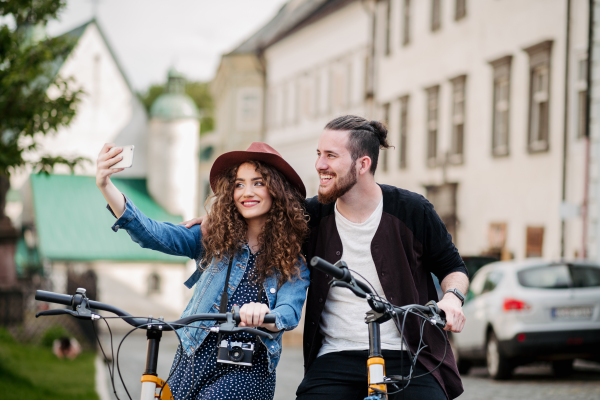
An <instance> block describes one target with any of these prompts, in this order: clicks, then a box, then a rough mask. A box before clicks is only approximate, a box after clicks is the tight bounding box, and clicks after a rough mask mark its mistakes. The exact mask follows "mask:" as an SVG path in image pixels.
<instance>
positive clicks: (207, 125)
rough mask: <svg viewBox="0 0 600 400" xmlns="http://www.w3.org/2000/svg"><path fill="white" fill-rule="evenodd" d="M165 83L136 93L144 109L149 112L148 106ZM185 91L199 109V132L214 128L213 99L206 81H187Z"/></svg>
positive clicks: (163, 88) (162, 89)
mask: <svg viewBox="0 0 600 400" xmlns="http://www.w3.org/2000/svg"><path fill="white" fill-rule="evenodd" d="M165 90H166V88H165V85H164V84H163V85H152V86H150V87H149V88H148V90H147V91H146V93H138V97H139V98H140V100H141V101H142V103H144V106H145V107H146V111H148V112H150V107H152V103H154V100H156V99H157V98H158V96H160V95H161V94H163V93H164V92H165ZM185 93H186V94H187V95H188V96H190V97H191V98H192V100H194V103H196V106H197V107H198V109H199V110H200V114H201V116H202V117H201V119H200V134H203V133H204V132H210V131H212V130H213V128H214V120H213V110H214V105H213V99H212V96H211V95H210V91H209V89H208V83H207V82H187V83H186V84H185Z"/></svg>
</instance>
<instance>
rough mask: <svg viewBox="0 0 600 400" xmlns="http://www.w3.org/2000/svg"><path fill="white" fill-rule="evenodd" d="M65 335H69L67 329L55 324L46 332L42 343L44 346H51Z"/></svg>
mask: <svg viewBox="0 0 600 400" xmlns="http://www.w3.org/2000/svg"><path fill="white" fill-rule="evenodd" d="M64 336H69V334H68V332H67V330H66V329H65V328H63V327H62V326H61V325H53V326H51V327H50V328H48V329H47V330H46V332H44V334H43V335H42V340H41V342H40V344H41V345H42V346H44V347H50V348H51V347H52V344H53V343H54V341H55V340H56V339H60V338H62V337H64Z"/></svg>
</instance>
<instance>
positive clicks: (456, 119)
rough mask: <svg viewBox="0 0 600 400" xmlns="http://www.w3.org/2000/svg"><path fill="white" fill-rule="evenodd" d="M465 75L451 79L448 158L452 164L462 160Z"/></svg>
mask: <svg viewBox="0 0 600 400" xmlns="http://www.w3.org/2000/svg"><path fill="white" fill-rule="evenodd" d="M466 80H467V77H466V76H465V75H462V76H459V77H457V78H454V79H452V81H451V82H452V137H451V143H450V159H449V161H450V162H451V163H453V164H459V163H462V162H463V144H464V136H465V83H466Z"/></svg>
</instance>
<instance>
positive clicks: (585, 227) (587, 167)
mask: <svg viewBox="0 0 600 400" xmlns="http://www.w3.org/2000/svg"><path fill="white" fill-rule="evenodd" d="M593 40H594V0H589V10H588V48H587V77H586V80H587V91H586V99H585V175H584V176H585V179H584V194H583V204H582V212H581V219H582V221H583V234H582V242H583V243H582V256H583V258H584V259H585V258H587V247H588V246H587V236H588V207H589V202H588V197H589V183H590V123H591V121H590V120H591V118H590V105H591V92H592V48H593Z"/></svg>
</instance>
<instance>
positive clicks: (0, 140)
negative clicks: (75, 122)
mask: <svg viewBox="0 0 600 400" xmlns="http://www.w3.org/2000/svg"><path fill="white" fill-rule="evenodd" d="M64 7H65V1H64V0H0V225H1V224H6V223H7V217H6V216H5V215H4V204H5V197H6V192H7V191H8V189H9V187H10V181H9V178H10V175H11V173H14V172H15V171H16V170H17V169H19V168H23V167H25V166H26V165H32V166H34V167H35V168H37V169H39V170H41V171H46V172H48V171H51V170H52V167H53V166H54V165H55V164H66V165H68V166H69V167H71V169H73V168H74V167H75V165H77V164H79V163H81V162H82V161H84V159H82V158H76V159H65V158H63V157H51V156H43V157H41V158H40V159H39V160H27V159H26V158H24V155H25V154H26V153H28V152H33V151H35V150H36V149H37V148H38V145H37V142H36V137H39V136H38V135H44V136H45V135H48V134H52V133H55V132H56V131H57V130H58V129H59V128H61V127H64V126H67V125H69V124H70V122H71V121H72V119H73V117H74V116H75V112H76V107H77V104H78V103H79V100H80V97H81V94H82V91H81V90H78V89H77V88H75V87H74V82H73V81H72V80H71V79H65V78H63V77H60V76H58V75H57V72H58V69H59V67H60V66H61V65H62V62H63V61H64V60H65V59H66V57H67V56H68V55H69V53H70V52H71V50H72V48H73V43H74V42H73V41H72V39H69V38H67V37H57V38H46V37H44V34H43V31H44V27H45V25H46V23H47V22H48V21H49V20H51V19H54V18H56V17H57V15H58V14H59V13H60V11H61V10H63V9H64Z"/></svg>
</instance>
